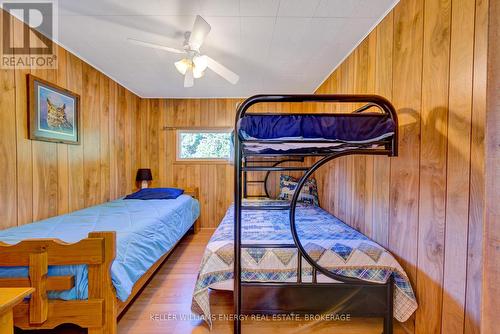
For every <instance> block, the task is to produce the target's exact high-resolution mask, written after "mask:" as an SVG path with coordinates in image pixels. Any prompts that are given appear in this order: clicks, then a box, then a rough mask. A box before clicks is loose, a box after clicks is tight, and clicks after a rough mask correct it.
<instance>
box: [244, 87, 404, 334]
mask: <svg viewBox="0 0 500 334" xmlns="http://www.w3.org/2000/svg"><path fill="white" fill-rule="evenodd" d="M282 102H294V103H301V102H333V103H364V105H363V106H362V107H361V108H358V109H356V110H354V111H353V112H352V113H347V114H346V113H336V114H325V113H322V114H318V113H316V114H311V113H302V114H297V113H294V114H293V115H316V116H346V115H349V116H352V117H356V116H357V115H359V114H360V113H362V112H364V111H366V110H368V109H370V108H372V107H378V108H379V109H380V110H381V111H382V113H377V115H380V116H381V117H390V118H391V119H392V120H393V121H394V122H395V124H396V127H395V132H394V135H393V136H391V137H389V138H387V139H385V140H380V141H377V142H371V143H368V144H366V143H364V144H352V143H340V145H339V146H336V147H334V148H331V147H330V148H316V149H309V150H306V151H301V152H292V153H287V152H284V153H283V154H280V153H272V154H265V153H256V152H251V151H247V150H245V143H270V141H266V140H244V139H242V138H240V136H239V130H240V128H239V123H240V122H239V121H240V119H241V118H243V117H245V116H251V115H284V113H249V114H246V112H247V111H248V109H249V108H250V107H251V106H253V105H255V104H257V103H282ZM397 124H398V123H397V115H396V111H395V109H394V107H393V106H392V104H391V103H390V102H389V101H388V100H386V99H385V98H383V97H381V96H377V95H256V96H253V97H250V98H248V99H247V100H245V101H244V102H243V103H242V104H241V105H240V106H239V107H238V110H237V114H236V122H235V131H234V133H235V138H234V145H235V155H234V157H235V165H234V168H235V173H234V175H235V210H234V238H235V239H234V252H235V259H234V311H235V321H234V333H235V334H239V333H241V316H242V315H243V314H253V313H259V314H282V313H294V314H325V313H336V314H349V315H350V316H353V317H383V318H384V326H383V328H384V332H383V333H384V334H392V333H393V329H392V326H393V293H394V292H393V277H392V276H391V277H390V279H389V280H388V281H387V283H385V284H379V283H372V282H366V281H363V280H360V279H357V278H351V277H345V276H340V275H337V274H335V273H332V272H331V271H329V270H327V269H325V268H323V267H321V266H320V265H318V264H317V263H316V262H315V261H314V260H313V259H312V258H311V256H310V255H309V254H308V253H307V252H306V250H305V249H304V247H303V245H302V244H301V241H300V239H299V236H298V234H297V228H296V225H295V212H296V206H297V200H298V198H299V194H300V191H301V189H302V187H303V186H304V184H305V182H306V180H307V179H308V178H309V177H310V176H311V175H312V174H313V173H314V172H315V171H316V170H317V169H319V168H320V167H321V166H323V165H324V164H326V163H327V162H329V161H331V160H333V159H336V158H339V157H342V156H347V155H360V154H363V155H387V156H397V153H398V127H397ZM294 142H295V143H296V142H301V141H297V140H286V141H285V140H283V141H275V140H273V141H272V143H294ZM307 143H331V141H325V140H314V141H307ZM309 156H314V157H318V158H319V160H317V161H316V162H315V163H313V164H312V165H311V166H309V167H297V166H290V167H287V166H280V165H281V164H282V163H285V162H291V161H293V162H297V161H300V162H303V161H304V157H309ZM249 157H251V158H252V159H253V158H254V157H271V158H281V159H278V160H275V161H273V160H271V159H261V160H250V159H248V158H249ZM259 164H261V165H259ZM252 171H265V172H267V173H266V175H265V178H264V180H262V181H250V182H254V183H263V185H264V190H265V196H267V197H269V191H268V188H267V180H268V178H269V175H270V173H271V172H280V171H302V172H304V174H303V175H302V177H301V178H300V179H299V181H298V185H297V189H296V190H295V192H294V195H293V197H292V200H291V202H290V204H289V205H267V206H251V205H244V204H243V201H242V197H245V198H246V197H260V196H249V195H248V191H247V183H248V175H247V173H248V172H252ZM242 181H243V182H242ZM242 183H243V184H242ZM242 210H289V217H290V230H291V233H292V237H293V240H294V244H289V245H287V244H242V242H241V212H242ZM242 248H288V249H290V248H293V249H297V252H298V254H297V258H298V260H297V281H296V282H293V283H291V282H272V283H268V282H266V283H264V282H257V281H243V280H242V279H241V249H242ZM302 259H305V260H306V262H307V263H308V264H309V265H310V266H311V267H312V282H303V281H302ZM318 272H319V273H321V274H323V275H324V276H326V277H328V278H331V279H333V280H335V281H336V282H333V283H318V281H317V274H318ZM242 300H244V301H245V303H244V304H242ZM332 301H334V303H332Z"/></svg>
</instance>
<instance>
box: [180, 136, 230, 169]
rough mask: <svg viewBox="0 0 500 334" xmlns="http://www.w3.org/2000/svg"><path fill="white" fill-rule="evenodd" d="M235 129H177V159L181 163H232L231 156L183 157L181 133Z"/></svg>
mask: <svg viewBox="0 0 500 334" xmlns="http://www.w3.org/2000/svg"><path fill="white" fill-rule="evenodd" d="M232 131H233V129H232V128H230V127H199V128H198V127H186V128H177V129H175V141H176V142H175V161H176V163H179V164H186V163H188V164H189V163H194V164H200V163H213V164H230V163H231V160H232V158H231V156H230V157H229V158H182V157H181V142H182V141H181V138H180V137H181V134H182V133H200V132H201V133H229V134H231V132H232Z"/></svg>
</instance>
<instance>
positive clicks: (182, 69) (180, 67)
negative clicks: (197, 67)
mask: <svg viewBox="0 0 500 334" xmlns="http://www.w3.org/2000/svg"><path fill="white" fill-rule="evenodd" d="M191 66H193V65H192V63H191V61H190V60H189V59H186V58H184V59H181V60H179V61H176V62H175V68H176V69H177V71H179V73H180V74H182V75H184V74H186V71H187V69H188V68H189V67H191Z"/></svg>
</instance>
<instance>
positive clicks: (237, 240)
mask: <svg viewBox="0 0 500 334" xmlns="http://www.w3.org/2000/svg"><path fill="white" fill-rule="evenodd" d="M237 128H238V118H237V119H236V125H235V129H237ZM234 136H235V138H234V149H235V155H234V156H235V162H234V197H235V198H234V279H233V281H234V290H233V298H234V317H235V319H234V333H235V334H240V333H241V319H240V316H241V201H242V198H241V196H242V191H241V190H242V189H241V176H242V175H241V163H242V161H241V153H242V152H241V146H240V139H239V136H238V132H237V131H235V134H234ZM245 181H246V180H245Z"/></svg>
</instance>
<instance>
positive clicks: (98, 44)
mask: <svg viewBox="0 0 500 334" xmlns="http://www.w3.org/2000/svg"><path fill="white" fill-rule="evenodd" d="M396 2H397V0H149V1H148V0H146V1H144V0H143V1H138V0H135V1H134V0H85V1H82V0H59V38H58V42H59V43H60V44H61V45H62V46H63V47H65V48H66V49H68V50H69V51H72V52H74V53H75V54H76V55H78V56H79V57H81V58H82V59H84V60H86V61H87V62H88V63H90V64H91V65H93V66H95V67H96V68H98V69H99V70H101V71H103V72H104V73H106V74H107V75H109V76H110V77H111V78H113V79H115V80H116V81H118V82H119V83H121V84H122V85H124V86H125V87H127V88H128V89H130V90H132V91H133V92H134V93H136V94H138V95H140V96H142V97H175V98H180V97H246V96H250V95H253V94H258V93H266V94H271V93H274V94H276V93H311V92H313V91H314V90H315V89H316V88H317V87H318V85H320V84H321V82H322V81H323V80H324V79H325V78H326V77H327V76H328V74H329V73H330V72H331V71H332V70H333V69H334V68H335V67H336V66H337V65H338V64H339V63H340V62H341V61H342V60H343V59H344V58H345V57H346V56H347V55H348V54H349V53H350V52H351V50H352V49H353V48H354V47H355V46H356V45H357V44H358V43H359V42H360V41H361V40H362V39H363V38H364V37H365V36H366V35H367V34H368V33H369V32H370V30H371V29H372V28H373V27H374V26H375V25H376V24H377V23H378V22H379V21H380V20H381V19H382V18H383V17H384V15H385V14H386V13H387V12H388V11H389V10H390V9H391V8H392V7H393V6H394V5H395V3H396ZM197 14H199V15H202V16H203V17H204V18H205V19H206V20H207V21H208V23H209V24H210V25H211V26H212V31H211V32H210V34H209V35H208V37H207V39H206V40H205V44H204V45H203V46H202V49H201V51H202V53H206V54H208V55H210V56H211V57H212V58H214V59H216V60H218V61H220V62H221V63H222V64H224V65H226V66H227V67H229V68H230V69H232V70H233V71H235V72H236V73H238V74H239V75H240V81H239V82H238V84H236V85H231V84H230V83H228V82H226V81H225V80H224V79H222V78H220V77H219V76H217V75H216V74H215V73H213V72H211V71H207V73H206V75H205V76H204V77H203V78H201V79H197V80H196V81H195V86H194V87H192V88H184V87H183V77H182V76H181V75H180V74H179V73H178V72H177V71H176V69H175V67H174V65H173V63H174V61H176V60H178V59H180V58H181V57H180V56H179V55H175V54H170V53H167V52H164V51H160V50H155V49H148V48H144V47H141V46H137V45H133V44H131V43H129V42H127V41H126V39H127V38H128V37H131V38H135V39H142V40H146V41H151V42H156V43H160V44H164V45H167V46H171V47H176V48H182V43H183V40H184V36H183V35H184V32H185V31H187V30H190V29H191V28H192V25H193V22H194V19H195V15H197Z"/></svg>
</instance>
